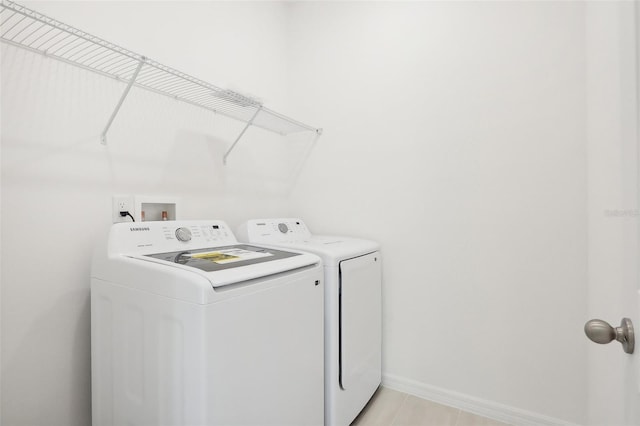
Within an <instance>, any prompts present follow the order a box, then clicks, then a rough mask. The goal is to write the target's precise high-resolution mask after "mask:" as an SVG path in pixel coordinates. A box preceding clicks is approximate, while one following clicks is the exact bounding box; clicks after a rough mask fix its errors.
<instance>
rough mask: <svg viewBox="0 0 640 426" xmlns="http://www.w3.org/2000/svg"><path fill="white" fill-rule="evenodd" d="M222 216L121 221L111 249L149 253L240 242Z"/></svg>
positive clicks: (112, 229)
mask: <svg viewBox="0 0 640 426" xmlns="http://www.w3.org/2000/svg"><path fill="white" fill-rule="evenodd" d="M237 242H238V241H237V240H236V238H235V236H234V235H233V233H232V232H231V230H230V229H229V226H228V225H227V224H226V223H224V222H223V221H220V220H202V221H200V220H198V221H196V220H180V221H163V222H131V223H117V224H114V225H113V227H112V228H111V233H110V235H109V252H110V253H114V254H115V253H124V254H149V253H158V252H170V251H176V250H195V249H199V248H208V247H222V246H228V245H233V244H237Z"/></svg>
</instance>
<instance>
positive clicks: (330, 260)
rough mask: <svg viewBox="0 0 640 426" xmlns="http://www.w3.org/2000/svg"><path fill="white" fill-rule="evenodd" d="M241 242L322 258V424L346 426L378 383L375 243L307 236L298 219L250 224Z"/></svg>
mask: <svg viewBox="0 0 640 426" xmlns="http://www.w3.org/2000/svg"><path fill="white" fill-rule="evenodd" d="M236 234H237V235H238V238H239V239H240V241H245V242H248V243H256V244H266V245H269V246H271V247H278V248H283V249H287V250H289V249H297V250H301V251H305V252H309V253H314V254H317V255H318V256H320V257H321V258H322V261H323V264H324V277H325V340H324V342H325V347H324V350H325V424H326V425H330V426H346V425H348V424H350V423H351V422H352V421H353V419H355V417H356V416H357V415H358V414H359V413H360V411H361V410H362V409H363V408H364V406H365V405H366V404H367V402H368V401H369V399H370V398H371V396H372V395H373V393H374V392H375V391H376V389H377V388H378V386H379V385H380V382H381V340H382V338H381V333H382V331H381V329H382V326H381V321H382V320H381V285H382V276H381V263H382V257H381V255H380V251H379V250H380V247H379V245H378V243H375V242H373V241H368V240H362V239H355V238H347V237H333V236H319V235H312V234H311V232H310V231H309V229H308V228H307V226H306V225H305V223H304V222H303V221H302V220H301V219H254V220H249V221H248V222H246V223H244V224H243V225H241V226H240V227H239V228H238V230H237V233H236Z"/></svg>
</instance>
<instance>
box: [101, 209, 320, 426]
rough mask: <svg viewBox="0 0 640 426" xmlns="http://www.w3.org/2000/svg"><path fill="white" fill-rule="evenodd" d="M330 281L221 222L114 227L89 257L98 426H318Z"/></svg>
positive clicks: (305, 260)
mask: <svg viewBox="0 0 640 426" xmlns="http://www.w3.org/2000/svg"><path fill="white" fill-rule="evenodd" d="M323 293H324V291H323V273H322V266H321V260H320V259H319V258H318V257H317V256H315V255H312V254H308V253H302V252H298V251H295V250H279V249H272V248H263V247H258V246H254V245H246V244H238V242H237V240H236V239H235V237H234V235H233V234H232V232H231V231H230V230H229V227H228V226H227V225H226V224H225V223H224V222H221V221H215V220H207V221H179V222H174V221H172V222H141V223H119V224H115V225H113V227H112V228H111V231H110V233H109V237H108V241H107V242H106V244H103V245H101V246H100V247H99V248H98V250H97V251H96V254H95V256H94V260H93V265H92V274H91V358H92V360H91V377H92V383H91V387H92V418H93V425H94V426H113V425H139V426H142V425H145V426H148V425H178V426H180V425H203V426H204V425H206V426H211V425H243V426H246V425H274V426H275V425H277V426H280V425H292V426H293V425H295V426H298V425H321V424H323V421H324V420H323V417H324V416H323V414H324V412H323V410H324V391H323V387H324V386H323V379H324V376H323V336H324V333H323V297H324V294H323Z"/></svg>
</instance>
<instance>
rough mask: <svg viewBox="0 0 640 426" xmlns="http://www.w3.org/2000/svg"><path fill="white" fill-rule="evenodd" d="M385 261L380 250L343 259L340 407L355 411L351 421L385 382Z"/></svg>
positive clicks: (341, 278)
mask: <svg viewBox="0 0 640 426" xmlns="http://www.w3.org/2000/svg"><path fill="white" fill-rule="evenodd" d="M381 263H382V259H381V256H380V252H374V253H371V254H367V255H364V256H359V257H356V258H353V259H348V260H343V261H342V262H340V296H339V299H340V302H339V303H340V307H339V323H340V332H339V334H340V336H339V365H340V368H339V376H340V377H339V381H340V387H341V388H342V390H343V391H344V393H345V396H346V398H345V399H344V404H340V405H341V407H340V409H343V410H345V411H346V412H350V413H352V414H351V415H350V416H349V417H350V419H349V422H350V421H351V420H353V418H354V417H355V415H357V414H358V412H359V411H360V409H362V407H363V406H364V405H365V404H366V402H367V401H368V400H369V398H370V397H371V395H372V394H373V392H375V390H376V389H377V388H378V385H379V384H380V381H381V346H382V336H381V335H382V327H381V323H382V318H381V311H382V306H381V305H382V300H381V299H382V297H381V296H382V295H381V293H382V274H381V272H382V271H381ZM339 417H340V415H339Z"/></svg>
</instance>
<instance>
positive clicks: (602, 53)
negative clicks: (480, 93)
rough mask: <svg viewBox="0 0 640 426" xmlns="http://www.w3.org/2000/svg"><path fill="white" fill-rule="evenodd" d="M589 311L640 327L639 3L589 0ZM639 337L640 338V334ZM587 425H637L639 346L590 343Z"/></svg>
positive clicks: (591, 314) (639, 418)
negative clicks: (631, 350)
mask: <svg viewBox="0 0 640 426" xmlns="http://www.w3.org/2000/svg"><path fill="white" fill-rule="evenodd" d="M585 5H586V19H585V23H586V46H585V47H586V52H587V55H586V69H587V78H586V84H587V140H588V148H587V164H588V167H587V169H588V171H587V177H588V201H587V205H588V212H589V213H588V223H589V225H588V228H589V229H588V241H589V251H588V277H589V285H588V300H589V306H588V315H589V318H600V319H603V320H606V321H608V322H609V323H610V324H611V325H613V326H614V327H616V326H619V325H620V321H621V319H622V318H623V317H628V318H630V319H631V320H632V321H633V324H634V325H635V327H636V329H637V330H638V331H640V315H638V312H639V304H638V282H639V274H638V265H639V263H640V262H639V259H640V250H639V240H640V233H639V232H640V228H639V227H638V222H639V221H640V213H639V210H638V208H639V206H638V198H639V197H638V191H639V185H638V182H639V180H638V172H639V170H638V154H639V151H638V132H637V128H638V108H637V99H638V97H637V96H638V72H637V60H636V58H637V57H638V56H637V52H638V35H637V30H636V27H637V22H638V17H640V15H639V14H638V10H636V9H637V7H636V5H635V4H634V2H587V3H586V4H585ZM636 340H638V339H636ZM587 345H588V347H587V351H588V352H587V353H588V363H587V365H588V383H589V386H588V390H587V398H588V413H587V419H588V424H591V425H640V413H639V411H640V410H639V406H640V404H639V403H638V401H639V399H640V389H639V387H638V385H639V383H640V380H639V376H640V368H639V365H638V359H639V356H640V350H639V349H638V348H637V347H636V349H635V353H633V354H626V353H625V352H623V350H622V346H621V345H620V344H619V343H617V342H615V341H614V342H612V343H610V344H608V345H598V344H594V343H591V342H589V343H587Z"/></svg>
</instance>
